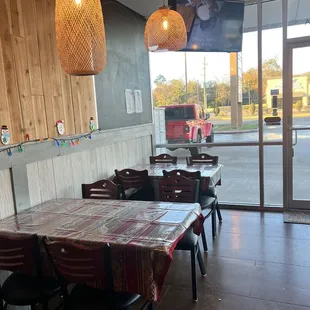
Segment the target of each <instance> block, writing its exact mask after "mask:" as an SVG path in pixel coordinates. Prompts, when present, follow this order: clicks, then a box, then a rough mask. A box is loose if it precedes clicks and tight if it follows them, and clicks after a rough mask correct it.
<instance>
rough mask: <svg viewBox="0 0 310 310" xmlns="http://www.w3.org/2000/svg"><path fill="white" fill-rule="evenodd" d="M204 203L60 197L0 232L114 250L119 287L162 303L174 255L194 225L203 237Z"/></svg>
mask: <svg viewBox="0 0 310 310" xmlns="http://www.w3.org/2000/svg"><path fill="white" fill-rule="evenodd" d="M200 212H201V208H200V205H199V204H195V203H193V204H183V203H162V202H141V201H124V200H82V199H59V200H52V201H48V202H45V203H43V204H41V205H38V206H35V207H33V208H31V209H28V210H25V211H23V212H21V213H18V214H17V215H16V216H12V217H9V218H7V219H5V220H2V221H0V234H1V233H20V234H37V235H38V236H39V237H43V236H47V237H48V238H50V239H52V240H68V241H73V242H79V243H83V244H86V245H96V246H98V244H102V245H104V244H107V243H109V244H110V246H111V259H112V268H113V275H114V289H115V290H116V291H126V292H131V293H137V294H140V295H143V296H144V297H145V298H146V299H148V300H155V301H156V300H157V299H158V298H159V294H160V290H161V288H162V285H163V282H164V280H165V276H166V274H167V272H168V269H169V265H170V263H171V260H172V252H173V251H174V249H175V246H176V244H177V242H178V241H179V240H180V239H181V238H182V236H183V234H184V232H185V231H186V230H187V228H189V227H190V226H192V227H193V228H194V232H195V233H197V234H200V232H201V229H202V225H203V218H202V216H201V214H200Z"/></svg>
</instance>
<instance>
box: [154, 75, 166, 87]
mask: <svg viewBox="0 0 310 310" xmlns="http://www.w3.org/2000/svg"><path fill="white" fill-rule="evenodd" d="M166 83H167V79H166V78H165V77H164V76H163V75H162V74H159V75H158V76H157V77H156V79H155V81H154V84H155V85H163V84H166Z"/></svg>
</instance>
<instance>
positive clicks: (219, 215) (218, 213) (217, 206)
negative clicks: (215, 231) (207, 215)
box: [216, 203, 223, 223]
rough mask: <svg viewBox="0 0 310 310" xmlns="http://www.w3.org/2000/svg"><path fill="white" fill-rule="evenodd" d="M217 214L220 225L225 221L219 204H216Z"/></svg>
mask: <svg viewBox="0 0 310 310" xmlns="http://www.w3.org/2000/svg"><path fill="white" fill-rule="evenodd" d="M216 212H217V217H218V219H219V221H220V223H222V222H223V219H222V213H221V209H220V206H219V203H217V204H216Z"/></svg>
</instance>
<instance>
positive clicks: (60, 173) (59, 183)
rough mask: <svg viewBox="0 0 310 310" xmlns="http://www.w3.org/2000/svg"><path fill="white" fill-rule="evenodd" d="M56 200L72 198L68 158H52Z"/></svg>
mask: <svg viewBox="0 0 310 310" xmlns="http://www.w3.org/2000/svg"><path fill="white" fill-rule="evenodd" d="M53 167H54V175H55V187H56V197H57V198H74V185H73V180H72V166H71V158H70V156H59V157H55V158H53Z"/></svg>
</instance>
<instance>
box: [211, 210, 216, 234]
mask: <svg viewBox="0 0 310 310" xmlns="http://www.w3.org/2000/svg"><path fill="white" fill-rule="evenodd" d="M211 218H212V237H213V238H215V237H216V213H215V208H214V210H213V212H212V215H211Z"/></svg>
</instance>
